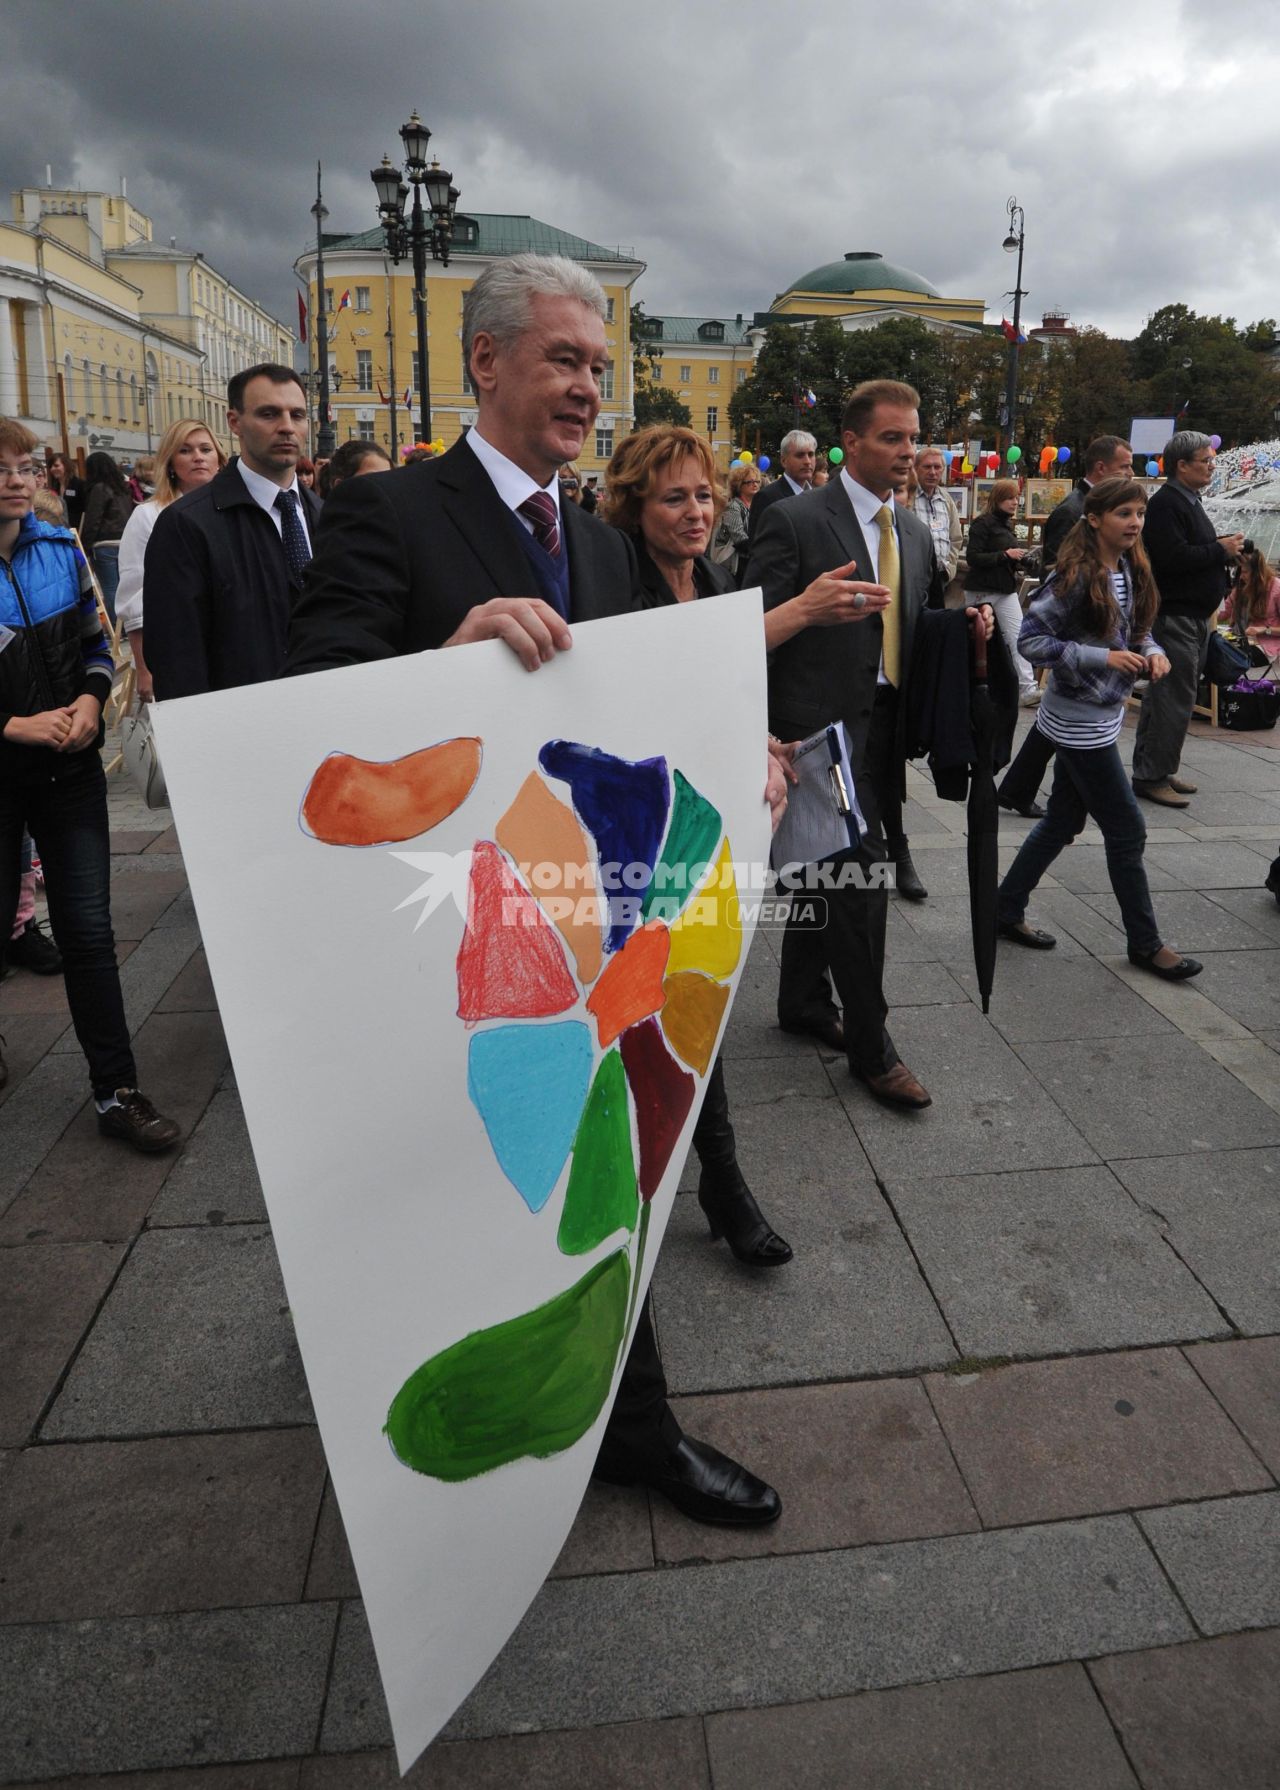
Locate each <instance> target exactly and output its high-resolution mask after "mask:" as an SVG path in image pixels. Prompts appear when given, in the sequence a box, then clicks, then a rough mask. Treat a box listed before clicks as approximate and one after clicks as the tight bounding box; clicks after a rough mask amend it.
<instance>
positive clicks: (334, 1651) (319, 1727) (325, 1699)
mask: <svg viewBox="0 0 1280 1790" xmlns="http://www.w3.org/2000/svg"><path fill="white" fill-rule="evenodd" d="M323 1509H324V1496H323V1494H321V1498H320V1510H323ZM319 1526H320V1511H317V1512H316V1527H317V1529H318V1528H319ZM311 1545H312V1547H313V1548H314V1547H315V1542H314V1540H313V1541H312V1544H311ZM310 1569H311V1567H310V1561H308V1563H307V1570H308V1572H310ZM337 1609H338V1618H337V1619H335V1621H334V1624H333V1633H332V1634H331V1635H330V1636H329V1658H328V1660H327V1662H326V1663H325V1669H324V1688H323V1689H322V1691H321V1692H320V1706H319V1709H318V1710H317V1711H316V1727H315V1733H314V1735H313V1736H312V1740H311V1752H312V1754H313V1755H314V1754H316V1753H319V1752H320V1751H321V1743H322V1741H323V1739H324V1718H325V1715H326V1714H327V1712H328V1708H329V1692H330V1690H331V1688H332V1686H333V1669H334V1666H335V1664H336V1662H337V1658H338V1630H339V1629H340V1628H341V1626H342V1623H341V1620H340V1618H341V1612H342V1606H341V1603H339V1604H338V1605H337Z"/></svg>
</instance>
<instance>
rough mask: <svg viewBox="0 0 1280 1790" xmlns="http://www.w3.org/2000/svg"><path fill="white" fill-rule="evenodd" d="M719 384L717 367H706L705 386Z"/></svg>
mask: <svg viewBox="0 0 1280 1790" xmlns="http://www.w3.org/2000/svg"><path fill="white" fill-rule="evenodd" d="M719 383H720V369H719V367H708V368H707V384H708V385H719Z"/></svg>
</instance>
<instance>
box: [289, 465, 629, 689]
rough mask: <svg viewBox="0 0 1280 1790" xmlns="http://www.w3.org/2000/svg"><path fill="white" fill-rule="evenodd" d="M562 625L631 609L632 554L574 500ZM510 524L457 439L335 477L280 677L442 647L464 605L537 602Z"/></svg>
mask: <svg viewBox="0 0 1280 1790" xmlns="http://www.w3.org/2000/svg"><path fill="white" fill-rule="evenodd" d="M560 519H561V526H562V528H563V531H564V540H565V545H566V550H567V552H568V555H569V590H570V620H571V621H575V622H585V621H594V620H595V619H597V618H598V617H602V616H606V615H623V614H626V613H627V612H629V611H630V610H633V609H637V608H639V606H640V584H639V578H638V575H637V571H636V556H635V550H634V548H633V547H632V545H631V543H630V541H629V540H628V539H627V538H626V536H625V535H623V534H620V533H619V532H618V530H617V529H616V528H609V527H607V526H606V525H605V524H604V523H603V522H600V521H597V519H596V518H595V517H594V516H588V515H585V514H584V513H583V511H582V510H580V509H579V507H578V505H577V504H575V503H566V504H563V505H562V506H561V510H560ZM519 526H520V524H519V523H518V522H517V521H516V520H515V518H514V517H513V516H512V515H511V512H510V511H509V510H508V509H507V507H506V505H505V504H504V503H503V501H502V499H501V498H500V497H499V496H498V493H497V491H496V490H495V489H494V486H493V482H492V480H491V479H490V477H489V475H488V473H487V472H486V471H485V469H484V467H483V466H482V465H481V464H480V461H479V460H478V459H477V457H476V455H475V454H474V453H473V452H472V450H471V449H470V448H469V447H468V446H467V444H466V442H465V441H460V442H458V443H457V444H456V445H455V446H454V447H452V448H450V450H449V452H448V453H447V454H444V455H442V456H441V457H440V458H439V459H437V460H424V461H421V462H419V463H418V464H417V465H414V466H406V467H403V468H400V469H398V470H396V471H395V472H381V473H370V474H369V475H368V476H366V477H365V478H358V479H345V480H344V481H343V483H342V484H341V485H340V486H339V487H338V489H337V490H336V491H335V492H334V494H333V496H332V497H331V498H330V499H329V501H328V503H326V504H325V506H324V512H323V515H322V517H321V521H320V528H319V531H318V534H317V537H316V552H315V558H314V559H313V560H312V562H311V565H310V566H309V567H308V569H307V576H306V581H305V587H304V590H303V594H302V596H301V597H300V598H299V600H298V602H297V604H296V605H295V607H294V611H293V616H292V619H291V621H290V626H289V655H288V662H287V665H286V671H287V672H289V673H291V674H292V673H297V672H305V671H319V670H321V669H323V668H325V667H327V666H333V665H358V664H363V663H364V662H365V661H367V660H369V659H389V658H393V657H395V656H396V655H397V654H398V653H418V652H423V651H424V650H426V649H427V648H429V647H437V646H442V645H443V644H444V642H445V641H446V640H448V638H449V637H450V635H451V634H453V633H455V632H456V631H457V629H458V627H459V625H460V624H461V622H462V620H463V618H464V617H465V615H466V613H467V611H468V610H469V609H474V608H475V607H476V606H477V605H478V604H480V603H487V602H488V601H489V600H490V599H491V598H493V597H532V596H537V594H538V591H537V586H536V584H535V582H534V578H533V572H532V570H531V568H530V565H529V562H528V560H527V558H526V557H525V554H524V551H523V549H522V548H521V546H520V541H519V538H518V536H517V535H516V533H515V530H516V529H517V528H518V527H519Z"/></svg>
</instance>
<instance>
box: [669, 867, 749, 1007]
mask: <svg viewBox="0 0 1280 1790" xmlns="http://www.w3.org/2000/svg"><path fill="white" fill-rule="evenodd" d="M741 955H742V907H741V904H740V902H739V901H738V885H737V882H736V880H735V878H734V874H733V853H732V851H731V849H730V846H729V841H728V838H726V839H725V841H724V843H723V845H722V846H721V847H720V855H719V857H718V858H717V859H716V863H715V869H714V870H713V871H712V873H711V875H710V876H709V877H708V879H707V881H706V882H705V883H704V884H703V886H702V888H701V889H700V890H699V891H698V893H697V894H696V895H695V896H694V898H693V900H692V901H691V902H690V903H689V905H688V907H687V908H686V909H685V910H684V912H683V914H681V916H680V918H679V919H678V920H677V921H676V923H675V925H674V926H673V927H672V928H671V955H670V957H669V958H668V960H667V974H668V975H669V976H675V975H679V974H680V972H681V971H682V970H698V971H700V972H701V973H702V974H703V975H704V976H713V977H715V979H716V980H717V981H723V980H724V979H725V977H726V976H731V975H732V974H733V972H734V970H736V969H737V967H738V959H739V957H740V956H741Z"/></svg>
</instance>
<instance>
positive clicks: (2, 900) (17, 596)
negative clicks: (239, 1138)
mask: <svg viewBox="0 0 1280 1790" xmlns="http://www.w3.org/2000/svg"><path fill="white" fill-rule="evenodd" d="M36 446H37V443H36V438H35V436H34V435H33V434H32V433H31V431H30V430H29V429H25V428H24V427H23V426H22V424H21V423H17V422H14V421H12V420H11V419H10V418H8V417H0V940H4V941H6V943H7V941H8V939H9V936H10V934H11V932H12V930H13V920H14V915H15V912H16V910H17V906H18V891H19V878H20V874H21V873H20V864H21V852H22V836H23V831H24V829H29V830H30V833H31V836H32V838H33V839H34V841H35V844H36V849H37V851H38V852H39V853H40V857H41V861H42V862H43V864H44V870H45V886H46V889H47V891H48V896H49V917H50V920H51V921H52V923H53V936H54V939H55V940H56V942H57V945H58V949H59V950H60V951H61V952H62V957H63V968H64V973H65V976H66V988H67V1005H68V1006H69V1007H70V1009H71V1022H72V1024H73V1025H74V1026H75V1030H76V1037H77V1038H78V1039H79V1040H80V1045H81V1048H82V1050H83V1051H84V1054H85V1056H86V1058H87V1059H88V1063H89V1075H90V1079H91V1081H92V1084H93V1097H94V1104H95V1105H96V1107H97V1109H98V1129H99V1131H100V1132H102V1133H103V1135H104V1136H107V1137H117V1138H120V1139H121V1140H122V1141H123V1142H124V1143H127V1144H132V1146H133V1147H134V1149H137V1150H145V1151H156V1150H167V1149H169V1148H170V1147H171V1146H172V1145H173V1144H174V1143H176V1141H177V1138H178V1127H177V1125H176V1124H175V1123H174V1122H173V1120H172V1119H166V1118H163V1117H161V1115H160V1114H159V1113H158V1112H157V1111H156V1109H155V1107H154V1106H153V1105H152V1104H151V1102H150V1101H149V1100H148V1099H147V1097H146V1095H145V1094H142V1093H140V1092H139V1090H138V1086H137V1072H136V1070H135V1067H134V1060H133V1051H132V1048H131V1046H130V1042H129V1029H128V1026H127V1025H126V1023H125V1016H124V999H123V997H122V995H121V992H120V974H119V971H118V970H117V968H116V956H115V940H114V938H113V937H112V933H111V906H110V880H111V843H110V836H109V831H108V822H107V786H106V779H105V777H104V776H103V772H102V760H101V758H100V757H99V753H98V748H99V747H100V745H101V744H102V708H103V704H104V703H105V702H106V699H107V697H108V696H109V694H110V692H111V680H112V676H113V669H114V668H113V666H112V663H111V651H110V648H109V647H108V645H107V640H106V636H105V635H104V634H103V631H102V625H101V623H100V622H99V620H98V611H97V604H96V601H95V598H94V594H93V584H92V581H91V579H90V577H89V569H88V566H87V565H86V564H85V561H84V557H83V555H82V554H81V553H80V551H79V549H78V548H77V546H76V543H75V537H74V536H73V535H72V534H71V532H70V531H69V530H68V529H65V528H55V527H53V526H52V525H51V524H49V523H47V522H41V521H40V520H39V519H38V518H37V517H36V516H34V515H33V514H32V509H31V504H32V499H33V497H34V495H35V491H36V469H35V464H34V461H33V458H32V455H33V453H34V450H35V448H36ZM6 1079H7V1071H6V1070H5V1067H4V1064H3V1060H2V1059H0V1085H2V1084H3V1082H4V1081H5V1080H6Z"/></svg>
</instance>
